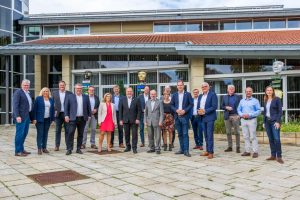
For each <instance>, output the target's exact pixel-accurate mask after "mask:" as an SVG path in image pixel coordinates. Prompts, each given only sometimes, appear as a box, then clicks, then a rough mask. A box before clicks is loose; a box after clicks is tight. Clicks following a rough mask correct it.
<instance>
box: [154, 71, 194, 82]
mask: <svg viewBox="0 0 300 200" xmlns="http://www.w3.org/2000/svg"><path fill="white" fill-rule="evenodd" d="M180 79H181V80H183V81H184V82H187V81H189V80H188V71H187V70H163V71H160V72H159V82H160V83H176V82H177V81H178V80H180Z"/></svg>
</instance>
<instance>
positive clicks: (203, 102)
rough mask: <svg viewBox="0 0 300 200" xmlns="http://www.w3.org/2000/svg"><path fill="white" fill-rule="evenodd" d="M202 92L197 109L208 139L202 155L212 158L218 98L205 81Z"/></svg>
mask: <svg viewBox="0 0 300 200" xmlns="http://www.w3.org/2000/svg"><path fill="white" fill-rule="evenodd" d="M201 88H202V94H201V95H200V99H199V101H198V105H197V109H198V114H199V115H200V120H201V121H202V125H203V130H204V137H205V141H206V152H204V153H203V154H201V156H207V158H208V159H212V158H213V155H214V124H215V120H216V119H217V112H216V110H217V108H218V98H217V95H216V93H214V92H213V91H210V90H209V84H208V83H206V82H204V83H202V85H201Z"/></svg>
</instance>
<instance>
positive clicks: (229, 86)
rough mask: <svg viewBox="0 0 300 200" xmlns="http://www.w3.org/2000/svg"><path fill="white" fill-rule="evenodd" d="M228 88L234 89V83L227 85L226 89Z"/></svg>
mask: <svg viewBox="0 0 300 200" xmlns="http://www.w3.org/2000/svg"><path fill="white" fill-rule="evenodd" d="M229 88H232V89H235V86H234V85H228V86H227V89H229Z"/></svg>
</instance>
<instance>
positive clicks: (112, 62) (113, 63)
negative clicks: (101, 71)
mask: <svg viewBox="0 0 300 200" xmlns="http://www.w3.org/2000/svg"><path fill="white" fill-rule="evenodd" d="M124 67H128V56H127V55H101V68H124Z"/></svg>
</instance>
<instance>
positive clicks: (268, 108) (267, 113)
mask: <svg viewBox="0 0 300 200" xmlns="http://www.w3.org/2000/svg"><path fill="white" fill-rule="evenodd" d="M271 102H272V100H271V101H268V102H267V105H266V116H267V117H271V114H270V107H271Z"/></svg>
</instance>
